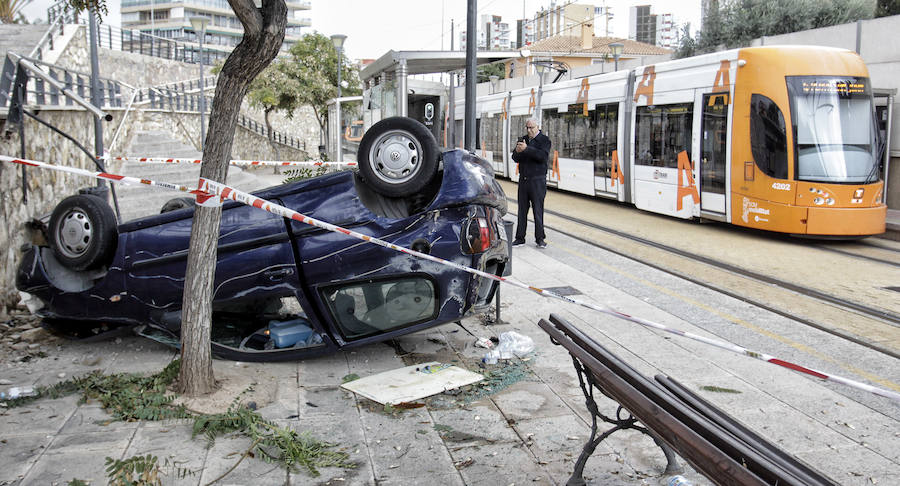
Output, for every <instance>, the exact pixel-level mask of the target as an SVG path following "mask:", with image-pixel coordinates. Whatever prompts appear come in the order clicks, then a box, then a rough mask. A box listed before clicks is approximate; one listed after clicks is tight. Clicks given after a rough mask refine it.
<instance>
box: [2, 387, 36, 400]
mask: <svg viewBox="0 0 900 486" xmlns="http://www.w3.org/2000/svg"><path fill="white" fill-rule="evenodd" d="M32 395H34V388H33V387H30V386H14V387H12V388H10V389H9V390H6V391H5V392H0V400H15V399H16V398H20V397H30V396H32Z"/></svg>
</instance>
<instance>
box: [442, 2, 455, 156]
mask: <svg viewBox="0 0 900 486" xmlns="http://www.w3.org/2000/svg"><path fill="white" fill-rule="evenodd" d="M455 30H456V24H455V23H454V21H453V19H450V51H451V52H453V51H454V50H455V42H454V37H455ZM449 111H450V113H449V115H450V116H448V117H447V119H448V120H449V121H450V122H449V123H448V124H447V125H448V126H447V127H445V128H444V129H445V130H447V133H448V135H449V136H448V137H447V140H448V141H449V142H450V147H453V148H456V120H455V116H456V73H455V72H453V71H450V107H449Z"/></svg>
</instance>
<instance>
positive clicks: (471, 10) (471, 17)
mask: <svg viewBox="0 0 900 486" xmlns="http://www.w3.org/2000/svg"><path fill="white" fill-rule="evenodd" d="M477 4H478V2H477V0H468V9H467V12H466V135H465V149H466V150H470V151H474V150H475V78H476V77H477V76H478V74H477V72H476V62H475V48H476V47H477V46H478V31H477V30H476V28H475V16H476V15H477V12H478V7H477Z"/></svg>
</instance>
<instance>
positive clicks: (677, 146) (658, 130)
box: [634, 103, 694, 169]
mask: <svg viewBox="0 0 900 486" xmlns="http://www.w3.org/2000/svg"><path fill="white" fill-rule="evenodd" d="M693 111H694V106H693V104H692V103H679V104H672V105H651V106H639V107H638V108H637V114H636V116H637V123H636V125H637V127H636V129H635V144H634V145H635V163H636V164H638V165H650V166H655V167H670V168H673V169H674V168H676V167H678V154H679V153H680V152H682V151H684V152H687V156H688V160H690V158H691V136H692V129H693V118H694V117H693Z"/></svg>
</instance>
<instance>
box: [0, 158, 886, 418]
mask: <svg viewBox="0 0 900 486" xmlns="http://www.w3.org/2000/svg"><path fill="white" fill-rule="evenodd" d="M0 161H4V162H12V163H15V164H22V165H27V166H32V167H39V168H42V169H50V170H58V171H62V172H70V173H74V174H80V175H84V176H87V177H94V178H97V179H105V180H111V181H114V182H119V183H124V184H134V183H140V184H146V185H151V186H157V187H165V188H167V189H173V190H177V191H183V192H189V193H191V194H196V195H203V196H206V197H208V198H211V199H221V200H225V199H231V200H232V201H237V202H240V203H243V204H246V205H248V206H253V207H255V208H259V209H262V210H264V211H268V212H270V213H273V214H277V215H278V216H281V217H284V218H287V219H292V220H295V221H299V222H301V223H304V224H308V225H310V226H315V227H317V228H321V229H324V230H327V231H331V232H334V233H341V234H345V235H347V236H350V237H353V238H356V239H360V240H363V241H366V242H369V243H372V244H375V245H378V246H382V247H385V248H390V249H392V250H396V251H399V252H402V253H406V254H408V255H412V256H415V257H418V258H422V259H424V260H429V261H432V262H436V263H439V264H441V265H445V266H448V267H452V268H456V269H458V270H462V271H464V272H468V273H470V274H473V275H477V276H479V277H484V278H488V279H491V280H495V281H497V282H500V283H505V284H508V285H512V286H515V287H518V288H521V289H525V290H530V291H532V292H535V293H537V294H538V295H543V296H546V297H550V298H554V299H557V300H562V301H565V302H569V303H571V304H575V305H579V306H581V307H585V308H588V309H592V310H595V311H598V312H601V313H604V314H607V315H611V316H614V317H618V318H619V319H623V320H626V321H629V322H633V323H635V324H640V325H642V326H644V327H648V328H651V329H656V330H659V331H663V332H667V333H670V334H675V335H677V336H681V337H685V338H688V339H692V340H694V341H698V342H701V343H704V344H708V345H710V346H715V347H717V348H720V349H724V350H726V351H731V352H733V353H737V354H740V355H743V356H747V357H749V358H753V359H757V360H760V361H765V362H768V363H771V364H774V365H777V366H781V367H783V368H787V369H789V370H793V371H796V372H799V373H803V374H806V375H808V376H812V377H815V378H819V379H821V380H824V381H830V382H832V383H840V384H843V385H846V386H849V387H851V388H856V389H858V390H863V391H866V392H869V393H872V394H874V395H878V396H881V397H885V398H889V399H891V400H894V401H896V402H900V393H898V392H895V391H891V390H886V389H883V388H879V387H876V386H872V385H868V384H866V383H862V382H859V381H856V380H851V379H849V378H844V377H841V376H838V375H832V374H829V373H825V372H822V371H819V370H815V369H812V368H809V367H806V366H802V365H799V364H795V363H791V362H790V361H786V360H782V359H779V358H777V357H775V356H772V355H769V354H765V353H760V352H757V351H752V350H750V349H747V348H744V347H741V346H738V345H736V344H732V343H728V342H725V341H719V340H717V339H712V338H708V337H706V336H701V335H699V334H694V333H691V332H688V331H682V330H680V329H676V328H672V327H668V326H665V325H663V324H659V323H657V322H653V321H650V320H647V319H642V318H640V317H634V316H630V315H628V314H625V313H623V312H619V311H617V310H615V309H613V308H611V307H608V306H603V305H599V304H594V303H590V302H582V301H579V300H576V299H573V298H571V297H568V296H565V295H560V294H557V293H554V292H551V291H549V290H547V289H542V288H539V287H533V286H529V285H526V284H523V283H520V282H516V281H514V280H509V279H506V278H503V277H500V276H497V275H494V274H492V273H487V272H484V271H481V270H477V269H474V268H470V267H467V266H465V265H460V264H458V263H455V262H451V261H448V260H444V259H442V258H438V257H436V256H433V255H428V254H425V253H421V252H418V251H416V250H412V249H410V248H404V247H402V246H398V245H395V244H393V243H388V242H387V241H384V240H381V239H379V238H375V237H373V236H369V235H364V234H362V233H357V232H355V231H352V230H349V229H346V228H342V227H340V226H335V225H333V224H331V223H326V222H324V221H319V220H317V219H315V218H311V217H309V216H305V215H303V214H301V213H298V212H297V211H294V210H293V209H289V208H286V207H284V206H281V205H278V204H275V203H273V202H270V201H266V200H265V199H260V198H258V197H256V196H253V195H252V194H248V193H246V192H243V191H240V190H238V189H235V188H233V187H231V186H228V185H225V184H221V183H219V182H215V181H211V180H208V179H204V178H201V179H200V182H199V184H198V186H197V187H198V188H197V189H193V190H192V189H190V188H188V187H185V186H179V185H176V184H169V183H166V182H157V181H151V180H146V179H138V178H135V177H128V176H121V175H116V174H109V173H105V172H90V171H87V170H84V169H76V168H74V167H62V166H58V165H53V164H47V163H45V162H38V161H34V160H27V159H16V158H13V157H7V156H3V155H0ZM215 196H218V197H215ZM198 199H199V198H198ZM895 387H896V388H897V389H900V386H896V385H895Z"/></svg>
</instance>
